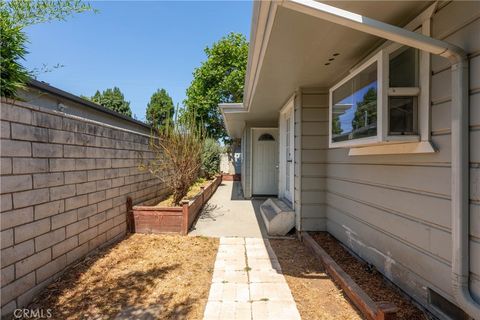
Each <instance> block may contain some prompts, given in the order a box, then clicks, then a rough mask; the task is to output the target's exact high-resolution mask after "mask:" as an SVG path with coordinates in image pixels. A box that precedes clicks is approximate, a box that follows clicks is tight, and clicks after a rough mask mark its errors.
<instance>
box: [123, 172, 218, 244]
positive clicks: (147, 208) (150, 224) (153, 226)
mask: <svg viewBox="0 0 480 320" xmlns="http://www.w3.org/2000/svg"><path fill="white" fill-rule="evenodd" d="M221 182H222V176H217V177H216V178H215V179H214V180H213V181H212V182H210V184H208V185H207V186H205V187H202V188H201V189H202V190H201V191H200V192H199V193H198V194H197V195H195V197H193V199H191V200H184V201H183V202H182V206H180V207H159V206H151V205H137V206H134V207H133V208H132V209H131V210H129V215H130V217H129V218H130V223H129V225H130V232H136V233H177V234H183V235H186V234H187V233H188V230H189V229H190V228H191V226H192V224H193V222H194V221H195V219H196V218H197V217H198V214H199V213H200V211H201V209H202V207H203V206H204V204H205V203H206V202H207V201H208V200H209V199H210V197H211V196H212V195H213V194H214V193H215V191H216V190H217V187H218V186H219V185H220V183H221ZM127 205H128V204H127Z"/></svg>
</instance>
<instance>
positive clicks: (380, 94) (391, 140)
mask: <svg viewBox="0 0 480 320" xmlns="http://www.w3.org/2000/svg"><path fill="white" fill-rule="evenodd" d="M420 30H421V29H420ZM402 46H403V45H401V44H397V43H393V44H391V45H389V46H387V47H385V48H383V49H382V50H380V51H379V52H377V53H376V54H375V55H373V56H372V57H371V58H370V59H368V60H366V61H365V62H364V63H362V64H361V65H359V66H358V68H355V70H353V71H352V72H351V73H350V74H349V75H348V76H347V77H345V78H344V79H342V80H341V81H340V82H338V83H337V84H336V85H334V86H333V87H332V88H330V90H329V122H328V131H329V133H328V145H329V148H349V147H351V148H356V147H365V146H379V145H382V144H400V143H402V144H404V143H413V142H420V141H421V142H427V143H429V140H430V106H429V97H430V55H429V53H427V52H424V51H419V59H418V61H419V65H418V72H419V75H418V77H419V81H418V87H411V88H390V87H389V62H390V61H389V56H390V54H391V53H393V52H395V51H396V50H398V49H400V48H401V47H402ZM375 62H376V63H377V135H376V136H372V137H367V138H359V139H353V140H348V141H340V142H332V116H333V112H332V111H333V92H334V91H335V90H336V89H338V88H339V87H340V86H342V85H343V84H345V83H346V82H347V81H349V80H351V79H352V78H354V77H355V76H356V75H358V74H359V73H361V72H362V71H363V70H365V69H366V68H368V67H370V66H371V65H372V64H373V63H375ZM389 96H416V97H417V112H418V115H417V132H418V133H417V134H416V135H389V134H388V131H389V128H388V126H389V115H388V110H389V108H388V103H389V102H388V100H389ZM427 149H428V148H427ZM422 150H425V149H424V148H422ZM428 150H429V151H427V152H431V151H434V150H433V148H432V149H428ZM412 153H413V152H412Z"/></svg>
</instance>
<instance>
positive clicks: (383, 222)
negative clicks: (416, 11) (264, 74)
mask: <svg viewBox="0 0 480 320" xmlns="http://www.w3.org/2000/svg"><path fill="white" fill-rule="evenodd" d="M452 17H455V18H452ZM479 30H480V4H479V3H478V2H449V3H442V4H441V5H440V6H439V8H438V10H437V12H436V13H435V15H434V17H433V19H432V36H433V37H434V38H437V39H442V40H445V41H448V42H450V43H453V44H455V45H458V46H460V47H462V48H464V49H465V50H466V51H467V52H468V53H469V59H470V147H471V150H470V179H471V180H470V208H471V228H470V232H471V234H470V236H471V242H470V266H471V277H470V279H471V282H470V286H471V290H472V291H473V294H474V295H475V296H476V298H477V301H480V33H479ZM431 66H432V78H431V119H432V126H431V132H432V137H431V140H432V143H433V144H434V146H435V147H436V148H437V149H438V152H436V153H434V154H417V155H372V156H348V149H327V151H326V164H325V165H322V164H321V163H322V161H323V160H322V159H323V156H322V154H321V153H320V154H319V155H318V156H317V159H318V160H317V161H318V163H309V162H308V161H307V160H305V158H307V157H305V156H304V160H303V165H304V166H306V167H309V166H311V167H312V169H315V170H312V172H315V173H316V174H317V175H318V176H322V175H323V172H325V171H324V170H325V169H326V217H327V231H328V232H329V233H331V234H332V235H334V236H335V237H336V238H337V239H339V240H340V241H342V242H343V243H344V244H345V245H346V246H347V247H349V248H350V249H351V250H352V251H354V252H355V253H356V254H358V255H359V256H360V257H361V258H363V259H365V260H366V261H368V262H370V263H372V264H374V265H375V266H376V267H377V268H378V269H379V270H380V271H381V272H382V273H383V274H384V275H385V276H386V277H388V278H389V279H391V280H392V281H393V282H395V283H397V284H398V285H399V286H400V287H401V288H402V289H404V290H405V291H406V292H407V293H409V294H410V295H411V296H413V297H414V298H415V299H416V300H417V301H419V302H420V303H422V304H423V305H425V306H426V307H427V308H429V309H430V310H432V311H433V312H436V311H435V310H434V309H432V308H431V307H430V306H429V304H428V296H429V293H428V289H429V288H430V289H433V290H434V291H435V292H437V293H439V294H441V295H442V296H443V297H445V298H447V299H448V300H450V301H452V302H454V298H453V296H452V290H451V280H450V278H451V277H450V272H451V251H452V244H451V233H450V231H451V209H450V205H451V203H450V199H451V190H450V189H451V177H450V157H451V147H450V138H451V137H450V123H451V116H450V108H451V71H450V68H449V63H448V61H447V60H445V59H443V58H440V57H437V56H432V58H431ZM304 100H305V98H304ZM307 105H308V104H307V103H306V102H304V108H303V110H304V112H306V111H307V110H310V109H309V108H307V107H306V106H307ZM308 112H310V111H308ZM324 117H325V119H326V117H327V115H324ZM304 118H308V119H314V117H313V116H307V117H305V115H304ZM306 123H307V122H302V125H305V124H306ZM325 125H326V124H325ZM320 126H321V125H320V122H319V123H318V124H316V126H313V127H312V128H311V130H318V127H320ZM302 132H303V133H304V134H305V133H307V132H308V130H307V129H306V128H304V130H302ZM308 137H309V136H308ZM305 138H307V137H303V136H302V139H303V140H304V141H302V142H303V143H302V146H303V147H304V151H303V152H305V154H307V153H308V152H312V151H311V150H310V149H311V145H310V143H309V140H305ZM309 139H312V138H309ZM325 142H326V141H325ZM312 143H314V145H316V146H318V147H320V146H323V145H324V140H322V144H320V143H319V142H318V141H312ZM307 146H308V147H310V148H305V147H307ZM315 166H317V167H315ZM323 166H326V168H324V167H323ZM307 173H308V171H303V173H302V178H303V180H304V182H303V183H304V184H305V180H306V179H309V176H308V175H307ZM306 181H308V180H306ZM318 183H319V186H320V182H318ZM319 190H320V188H319ZM302 213H303V214H305V215H306V217H308V215H307V213H306V211H305V209H303V208H302ZM316 214H317V215H318V217H319V218H323V214H322V213H321V211H320V210H318V211H316ZM437 314H438V313H437Z"/></svg>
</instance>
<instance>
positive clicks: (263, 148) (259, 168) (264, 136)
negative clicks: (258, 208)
mask: <svg viewBox="0 0 480 320" xmlns="http://www.w3.org/2000/svg"><path fill="white" fill-rule="evenodd" d="M252 143H253V155H252V158H253V159H252V160H253V161H252V194H253V195H277V193H278V129H276V128H254V129H253V132H252Z"/></svg>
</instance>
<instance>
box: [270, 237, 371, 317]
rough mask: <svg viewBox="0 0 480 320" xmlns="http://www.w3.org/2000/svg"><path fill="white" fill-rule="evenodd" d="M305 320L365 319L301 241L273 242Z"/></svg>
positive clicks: (271, 241)
mask: <svg viewBox="0 0 480 320" xmlns="http://www.w3.org/2000/svg"><path fill="white" fill-rule="evenodd" d="M270 244H271V245H272V248H273V250H274V251H275V254H276V255H277V258H278V261H279V262H280V265H281V267H282V271H283V274H284V276H285V279H286V280H287V283H288V285H289V287H290V290H291V291H292V294H293V297H294V299H295V302H296V304H297V308H298V311H299V312H300V315H301V317H302V319H303V320H318V319H321V320H337V319H338V320H350V319H362V317H361V316H360V315H359V314H358V313H357V311H356V309H355V308H354V307H353V306H352V304H351V303H350V302H349V301H348V300H347V298H346V297H345V296H344V295H343V293H342V290H341V289H339V288H337V286H336V285H335V284H334V283H333V281H332V280H331V278H330V277H329V276H328V275H327V274H326V273H325V272H324V269H323V267H322V266H321V264H320V263H319V262H318V261H317V260H316V258H315V257H314V256H313V254H312V253H311V252H310V251H309V249H308V248H306V247H305V246H304V245H303V244H302V243H301V242H300V241H298V240H296V239H291V240H270Z"/></svg>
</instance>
